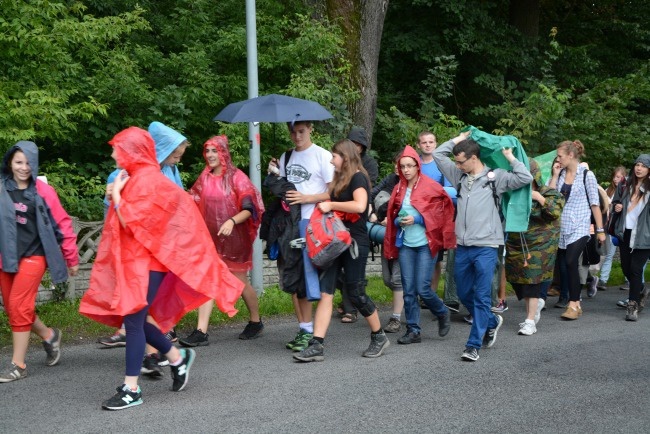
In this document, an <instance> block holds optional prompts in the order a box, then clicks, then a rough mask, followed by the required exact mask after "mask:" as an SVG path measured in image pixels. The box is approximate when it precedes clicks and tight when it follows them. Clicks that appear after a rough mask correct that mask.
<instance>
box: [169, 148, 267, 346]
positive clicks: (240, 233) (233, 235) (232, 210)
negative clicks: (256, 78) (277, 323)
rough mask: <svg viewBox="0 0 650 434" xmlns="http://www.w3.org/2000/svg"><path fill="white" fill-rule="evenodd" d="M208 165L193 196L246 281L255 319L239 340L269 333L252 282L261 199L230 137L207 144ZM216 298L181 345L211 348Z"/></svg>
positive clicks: (232, 265) (228, 261)
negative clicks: (234, 157)
mask: <svg viewBox="0 0 650 434" xmlns="http://www.w3.org/2000/svg"><path fill="white" fill-rule="evenodd" d="M203 158H205V162H206V167H205V169H204V170H203V172H201V175H199V179H197V180H196V182H195V183H194V185H193V186H192V188H191V189H190V194H191V195H192V198H193V199H194V201H195V202H196V204H197V205H198V207H199V211H200V212H201V215H202V216H203V218H204V219H205V223H206V225H207V226H208V230H209V231H210V235H211V236H212V241H214V244H215V246H216V248H217V253H218V254H219V257H220V258H221V259H222V260H223V261H224V262H225V263H226V265H227V266H228V268H229V269H230V271H231V272H232V273H233V274H234V275H235V276H236V277H237V278H238V279H239V280H240V281H242V282H243V283H244V285H245V286H244V291H243V293H242V298H243V299H244V303H246V307H247V308H248V311H249V312H250V321H249V322H248V325H246V328H244V331H243V332H242V333H241V334H240V335H239V339H255V338H257V337H258V336H259V335H260V334H261V333H262V329H264V324H262V320H261V318H260V312H259V305H258V302H257V293H256V292H255V289H253V287H252V286H251V284H250V282H249V280H248V272H249V271H250V269H251V268H252V266H253V262H252V255H253V242H254V241H255V238H256V237H257V229H258V228H259V226H260V223H261V222H262V214H263V213H264V202H263V201H262V195H261V194H260V192H259V191H258V190H257V189H256V188H255V186H254V185H253V183H252V182H251V181H250V179H248V177H247V176H246V175H245V174H244V172H242V171H241V170H239V169H237V168H236V167H235V166H234V165H233V164H232V159H231V157H230V151H229V150H228V137H226V136H223V135H222V136H215V137H212V138H210V139H209V140H208V141H207V142H205V143H204V144H203ZM212 306H213V303H212V300H210V301H208V302H207V303H205V304H204V305H202V306H201V307H200V308H199V319H198V325H197V327H196V329H195V330H194V331H193V332H192V333H191V334H190V335H189V336H187V337H185V338H182V339H179V342H180V344H181V345H183V346H186V347H196V346H202V345H208V343H209V342H208V333H207V331H208V323H209V322H210V314H211V313H212Z"/></svg>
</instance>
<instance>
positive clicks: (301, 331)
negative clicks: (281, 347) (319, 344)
mask: <svg viewBox="0 0 650 434" xmlns="http://www.w3.org/2000/svg"><path fill="white" fill-rule="evenodd" d="M305 333H307V331H306V330H303V329H300V330H299V331H298V334H297V335H296V337H295V338H293V339H291V340H290V341H289V342H287V343H286V345H285V347H286V348H287V349H289V350H291V349H293V346H294V345H296V342H297V341H298V340H299V339H301V338H302V335H303V334H305ZM310 339H311V338H310Z"/></svg>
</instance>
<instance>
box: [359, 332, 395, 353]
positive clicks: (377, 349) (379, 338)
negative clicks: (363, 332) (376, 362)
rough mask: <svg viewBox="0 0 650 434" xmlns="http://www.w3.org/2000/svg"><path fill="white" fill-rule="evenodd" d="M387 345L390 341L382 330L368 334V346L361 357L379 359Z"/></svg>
mask: <svg viewBox="0 0 650 434" xmlns="http://www.w3.org/2000/svg"><path fill="white" fill-rule="evenodd" d="M389 345H390V341H389V340H388V337H386V334H385V333H384V332H383V331H382V330H380V331H378V332H377V333H370V345H368V348H367V349H366V351H364V352H363V354H362V356H363V357H369V358H375V357H379V356H381V355H382V354H383V353H384V350H385V349H386V348H388V347H389Z"/></svg>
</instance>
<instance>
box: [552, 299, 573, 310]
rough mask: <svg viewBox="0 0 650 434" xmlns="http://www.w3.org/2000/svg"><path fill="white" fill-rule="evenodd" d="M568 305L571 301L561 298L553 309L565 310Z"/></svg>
mask: <svg viewBox="0 0 650 434" xmlns="http://www.w3.org/2000/svg"><path fill="white" fill-rule="evenodd" d="M568 305H569V300H567V299H566V298H560V299H559V300H558V301H557V303H555V305H554V306H553V307H556V308H558V309H565V308H566V307H567V306H568Z"/></svg>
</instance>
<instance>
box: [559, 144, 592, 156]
mask: <svg viewBox="0 0 650 434" xmlns="http://www.w3.org/2000/svg"><path fill="white" fill-rule="evenodd" d="M557 149H562V150H563V151H564V152H566V153H572V154H573V156H574V157H575V158H576V159H578V160H580V159H582V157H586V156H587V154H585V145H583V144H582V142H581V141H580V140H574V141H571V140H565V141H564V142H562V143H560V144H559V145H557Z"/></svg>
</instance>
